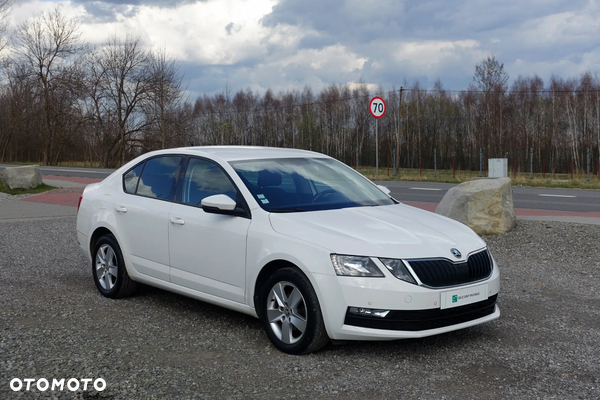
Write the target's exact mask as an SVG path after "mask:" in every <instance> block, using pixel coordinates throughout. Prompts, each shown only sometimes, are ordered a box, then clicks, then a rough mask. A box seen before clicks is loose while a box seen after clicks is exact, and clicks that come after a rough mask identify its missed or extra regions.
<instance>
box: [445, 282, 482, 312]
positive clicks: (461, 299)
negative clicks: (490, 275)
mask: <svg viewBox="0 0 600 400" xmlns="http://www.w3.org/2000/svg"><path fill="white" fill-rule="evenodd" d="M487 298H488V285H487V284H485V285H479V286H471V287H468V288H462V289H453V290H448V291H446V292H442V293H441V299H440V304H441V307H440V308H441V309H442V310H444V309H446V308H454V307H460V306H466V305H467V304H473V303H477V302H478V301H483V300H487Z"/></svg>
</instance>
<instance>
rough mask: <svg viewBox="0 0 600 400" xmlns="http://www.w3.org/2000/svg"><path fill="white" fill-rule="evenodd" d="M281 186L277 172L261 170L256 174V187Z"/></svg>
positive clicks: (279, 175)
mask: <svg viewBox="0 0 600 400" xmlns="http://www.w3.org/2000/svg"><path fill="white" fill-rule="evenodd" d="M279 185H281V174H280V173H278V172H272V171H267V170H262V171H260V172H259V173H258V186H259V187H269V186H279Z"/></svg>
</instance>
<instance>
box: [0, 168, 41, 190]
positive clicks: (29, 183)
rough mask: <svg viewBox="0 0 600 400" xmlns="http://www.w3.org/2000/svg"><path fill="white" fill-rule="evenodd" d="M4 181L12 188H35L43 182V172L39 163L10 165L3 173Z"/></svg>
mask: <svg viewBox="0 0 600 400" xmlns="http://www.w3.org/2000/svg"><path fill="white" fill-rule="evenodd" d="M2 183H3V184H4V185H5V186H8V187H9V188H11V189H33V188H35V187H38V186H39V185H41V184H42V174H41V173H40V167H38V166H37V165H27V166H25V167H8V168H5V169H4V173H3V174H2Z"/></svg>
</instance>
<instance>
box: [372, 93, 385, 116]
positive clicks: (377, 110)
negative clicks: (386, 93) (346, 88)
mask: <svg viewBox="0 0 600 400" xmlns="http://www.w3.org/2000/svg"><path fill="white" fill-rule="evenodd" d="M369 111H371V115H372V116H373V117H374V118H381V117H383V116H384V115H385V101H383V99H382V98H381V97H373V98H372V99H371V102H370V103H369Z"/></svg>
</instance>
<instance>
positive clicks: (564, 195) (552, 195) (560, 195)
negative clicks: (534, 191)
mask: <svg viewBox="0 0 600 400" xmlns="http://www.w3.org/2000/svg"><path fill="white" fill-rule="evenodd" d="M538 196H542V197H568V198H573V197H577V196H571V195H568V194H538Z"/></svg>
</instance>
